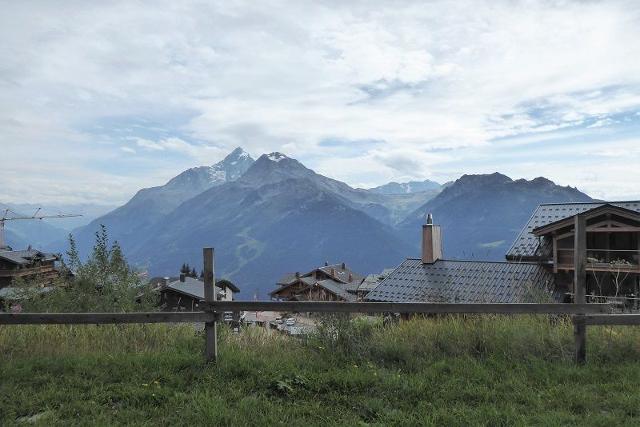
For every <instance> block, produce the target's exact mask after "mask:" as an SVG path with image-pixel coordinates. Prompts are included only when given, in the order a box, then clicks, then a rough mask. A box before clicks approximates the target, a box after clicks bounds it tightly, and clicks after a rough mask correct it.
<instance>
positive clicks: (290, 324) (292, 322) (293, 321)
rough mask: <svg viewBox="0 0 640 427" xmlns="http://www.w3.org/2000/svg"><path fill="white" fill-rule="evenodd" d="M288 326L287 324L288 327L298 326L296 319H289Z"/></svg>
mask: <svg viewBox="0 0 640 427" xmlns="http://www.w3.org/2000/svg"><path fill="white" fill-rule="evenodd" d="M286 324H287V326H293V325H295V324H296V319H294V318H293V317H290V318H288V319H287V322H286Z"/></svg>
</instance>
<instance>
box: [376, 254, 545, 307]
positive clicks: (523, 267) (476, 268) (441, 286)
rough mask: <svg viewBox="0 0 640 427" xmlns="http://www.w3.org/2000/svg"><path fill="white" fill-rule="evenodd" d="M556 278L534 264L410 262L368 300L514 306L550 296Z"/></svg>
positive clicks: (381, 284)
mask: <svg viewBox="0 0 640 427" xmlns="http://www.w3.org/2000/svg"><path fill="white" fill-rule="evenodd" d="M553 280H554V278H553V275H552V274H551V273H550V272H549V271H548V270H546V269H545V268H544V267H543V266H541V265H538V264H534V263H509V262H486V261H449V260H438V261H436V262H435V263H433V264H423V263H422V261H421V260H419V259H407V260H405V261H404V262H403V263H402V264H400V265H399V266H398V267H397V268H396V269H395V270H394V271H393V272H392V273H391V274H389V276H387V278H386V279H384V280H383V281H382V282H381V283H380V284H379V285H378V286H377V287H376V288H375V289H374V290H373V291H371V292H369V293H368V294H367V296H366V299H367V300H369V301H389V302H412V301H413V302H419V301H423V302H443V303H514V302H537V301H534V300H536V299H537V298H539V297H537V295H539V294H540V293H542V294H544V295H551V292H552V288H553V283H554V282H553Z"/></svg>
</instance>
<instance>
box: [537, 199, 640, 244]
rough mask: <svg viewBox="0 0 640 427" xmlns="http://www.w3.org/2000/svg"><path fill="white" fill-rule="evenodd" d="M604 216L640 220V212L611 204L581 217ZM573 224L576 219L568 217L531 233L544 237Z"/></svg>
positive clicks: (592, 210) (583, 213)
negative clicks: (613, 215) (609, 215)
mask: <svg viewBox="0 0 640 427" xmlns="http://www.w3.org/2000/svg"><path fill="white" fill-rule="evenodd" d="M604 214H615V215H618V216H620V217H623V218H629V219H631V220H634V221H636V222H637V221H639V220H640V212H639V211H634V210H631V209H627V208H623V207H620V206H615V205H612V204H610V203H605V204H603V205H600V206H598V207H596V208H593V209H589V210H587V211H584V212H582V214H581V215H585V216H586V217H587V218H588V219H590V218H598V217H601V216H602V215H604ZM573 224H574V217H573V216H570V217H566V218H563V219H560V220H558V221H555V222H552V223H550V224H547V225H543V226H541V227H537V228H534V229H533V230H532V231H531V233H532V234H535V235H536V236H541V235H544V234H548V233H550V232H552V231H554V230H558V229H559V228H564V227H567V226H573Z"/></svg>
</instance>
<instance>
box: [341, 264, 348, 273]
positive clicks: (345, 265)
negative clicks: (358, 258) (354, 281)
mask: <svg viewBox="0 0 640 427" xmlns="http://www.w3.org/2000/svg"><path fill="white" fill-rule="evenodd" d="M340 268H341V269H342V271H344V270H346V269H347V264H345V263H344V262H343V263H342V264H340Z"/></svg>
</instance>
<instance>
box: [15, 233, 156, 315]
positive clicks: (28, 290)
mask: <svg viewBox="0 0 640 427" xmlns="http://www.w3.org/2000/svg"><path fill="white" fill-rule="evenodd" d="M100 227H101V228H100V231H99V232H96V242H95V245H94V247H93V250H92V252H91V254H90V255H89V257H88V259H87V260H86V261H84V262H83V261H82V260H81V259H80V256H79V255H78V251H77V248H76V243H75V240H74V239H73V236H71V235H69V251H68V252H67V256H66V259H64V258H62V260H61V264H62V265H61V266H60V270H61V274H60V276H59V277H58V278H57V279H56V280H55V281H54V283H53V286H52V287H50V288H49V289H52V290H50V291H48V292H43V287H42V283H41V280H39V279H38V278H35V279H33V280H31V281H29V282H27V281H18V282H17V284H16V286H17V287H18V288H20V289H21V290H22V291H21V292H20V295H19V296H20V305H21V308H22V311H26V312H129V311H149V310H152V309H154V307H155V305H156V300H157V296H156V295H155V293H154V292H152V290H151V289H150V288H149V286H148V285H147V284H145V283H144V282H143V280H142V279H141V277H140V275H139V274H138V273H137V272H136V271H135V270H134V269H133V268H132V267H131V266H130V265H129V264H128V263H127V260H126V259H125V257H124V255H123V253H122V249H121V248H120V245H119V244H118V242H114V243H113V244H111V245H110V244H109V238H108V235H107V230H106V228H105V227H104V226H103V225H101V226H100Z"/></svg>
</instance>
